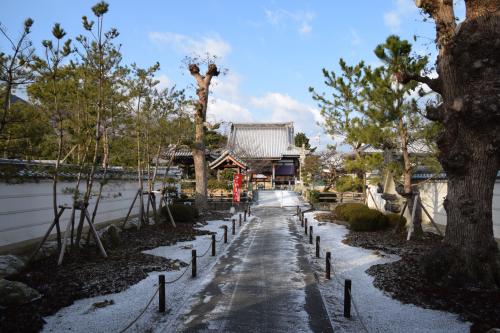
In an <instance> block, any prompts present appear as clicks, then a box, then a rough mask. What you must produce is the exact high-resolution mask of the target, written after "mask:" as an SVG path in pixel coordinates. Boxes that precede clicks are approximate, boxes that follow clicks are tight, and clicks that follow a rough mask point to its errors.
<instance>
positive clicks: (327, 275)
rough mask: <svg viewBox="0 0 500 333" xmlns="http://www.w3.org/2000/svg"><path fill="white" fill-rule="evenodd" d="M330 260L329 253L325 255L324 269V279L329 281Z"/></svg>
mask: <svg viewBox="0 0 500 333" xmlns="http://www.w3.org/2000/svg"><path fill="white" fill-rule="evenodd" d="M330 258H331V253H330V252H327V253H326V267H325V271H326V278H327V279H328V280H330V279H331V276H330Z"/></svg>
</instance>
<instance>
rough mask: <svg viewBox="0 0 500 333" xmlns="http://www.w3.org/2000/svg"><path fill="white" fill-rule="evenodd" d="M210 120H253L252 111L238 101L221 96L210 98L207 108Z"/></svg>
mask: <svg viewBox="0 0 500 333" xmlns="http://www.w3.org/2000/svg"><path fill="white" fill-rule="evenodd" d="M207 120H208V121H209V122H221V121H227V122H250V121H252V120H253V117H252V114H251V113H250V111H249V110H248V109H247V108H245V107H243V106H241V105H239V104H236V103H232V102H229V101H227V100H225V99H221V98H217V99H214V98H210V99H209V104H208V109H207Z"/></svg>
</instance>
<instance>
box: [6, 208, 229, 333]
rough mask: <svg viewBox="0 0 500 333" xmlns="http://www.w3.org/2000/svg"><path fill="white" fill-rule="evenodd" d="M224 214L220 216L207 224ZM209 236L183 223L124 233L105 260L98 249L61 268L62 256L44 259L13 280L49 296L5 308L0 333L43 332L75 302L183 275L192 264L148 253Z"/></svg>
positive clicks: (67, 260) (71, 259) (72, 255)
mask: <svg viewBox="0 0 500 333" xmlns="http://www.w3.org/2000/svg"><path fill="white" fill-rule="evenodd" d="M222 215H223V214H222V213H217V212H215V213H211V215H210V216H205V219H206V220H210V219H217V218H222ZM198 222H202V221H198ZM202 223H203V222H202ZM206 233H208V232H206V231H199V230H196V229H194V224H190V223H182V224H181V223H178V224H177V228H173V227H172V225H171V224H170V223H162V224H159V225H150V226H144V227H142V228H141V229H140V230H136V229H129V230H124V231H122V232H121V233H120V240H121V241H120V244H119V245H118V246H115V247H113V248H109V247H108V248H107V249H106V251H107V253H108V258H103V257H101V255H100V253H99V252H98V251H97V249H96V247H95V246H93V247H88V248H84V249H83V250H81V251H78V252H76V251H75V252H71V253H69V254H67V255H66V256H65V259H64V263H63V265H61V266H57V257H56V255H53V256H50V257H47V258H44V259H41V260H38V261H36V262H34V263H33V264H32V265H30V267H29V268H28V269H26V270H25V271H24V272H23V273H22V274H20V275H18V276H15V277H12V278H10V279H11V280H17V281H21V282H23V283H26V284H27V285H29V286H30V287H32V288H34V289H36V290H38V291H39V292H40V293H41V294H42V295H43V297H42V298H41V299H40V300H38V301H36V302H34V303H33V304H28V305H23V306H19V307H11V308H7V309H1V308H0V332H38V331H39V330H40V329H41V328H42V327H43V324H44V321H43V319H42V317H43V316H47V315H51V314H54V313H55V312H57V311H58V310H59V309H61V308H63V307H66V306H69V305H71V304H72V303H73V302H74V301H75V300H78V299H82V298H89V297H94V296H98V295H106V294H112V293H117V292H120V291H122V290H125V289H127V288H128V287H129V286H131V285H134V284H136V283H138V282H139V281H141V280H142V279H144V278H146V277H147V274H148V273H149V272H153V271H169V270H178V269H180V268H182V267H184V266H186V265H187V263H184V262H177V261H173V260H169V259H165V258H161V257H157V256H153V255H148V254H144V253H142V251H145V250H149V249H152V248H156V247H158V246H165V245H172V244H175V243H176V242H180V241H189V240H193V239H194V237H195V236H196V235H201V234H206Z"/></svg>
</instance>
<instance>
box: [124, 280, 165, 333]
mask: <svg viewBox="0 0 500 333" xmlns="http://www.w3.org/2000/svg"><path fill="white" fill-rule="evenodd" d="M159 290H160V286H158V288H156V291H155V293H154V294H153V296H151V298H150V299H149V302H148V304H147V305H146V306H145V307H144V309H143V310H142V311H141V313H139V315H138V316H137V317H135V319H134V320H132V321H131V322H130V323H129V324H128V325H127V327H125V328H124V329H122V330H121V331H120V333H123V332H125V331H126V330H128V329H129V328H130V327H132V325H134V324H135V323H136V322H137V321H138V320H139V319H140V318H141V317H142V315H143V314H144V313H145V312H146V310H147V309H148V308H149V306H150V305H151V303H153V300H154V299H155V297H156V294H158V291H159Z"/></svg>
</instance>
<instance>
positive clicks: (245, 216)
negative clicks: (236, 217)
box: [243, 210, 247, 222]
mask: <svg viewBox="0 0 500 333" xmlns="http://www.w3.org/2000/svg"><path fill="white" fill-rule="evenodd" d="M246 221H247V211H246V210H245V215H244V217H243V222H246Z"/></svg>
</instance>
